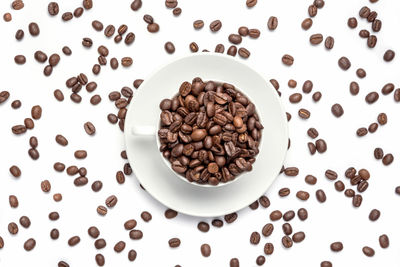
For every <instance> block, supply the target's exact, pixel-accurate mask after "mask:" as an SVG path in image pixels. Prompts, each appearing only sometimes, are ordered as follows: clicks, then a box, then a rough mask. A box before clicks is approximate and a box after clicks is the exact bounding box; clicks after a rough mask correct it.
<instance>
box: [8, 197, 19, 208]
mask: <svg viewBox="0 0 400 267" xmlns="http://www.w3.org/2000/svg"><path fill="white" fill-rule="evenodd" d="M8 202H9V203H10V207H11V208H17V207H18V205H19V202H18V198H17V197H16V196H14V195H10V196H9V197H8Z"/></svg>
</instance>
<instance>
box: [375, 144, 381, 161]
mask: <svg viewBox="0 0 400 267" xmlns="http://www.w3.org/2000/svg"><path fill="white" fill-rule="evenodd" d="M374 157H375V158H376V159H382V158H383V150H382V148H380V147H377V148H375V150H374Z"/></svg>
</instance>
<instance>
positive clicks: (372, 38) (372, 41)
mask: <svg viewBox="0 0 400 267" xmlns="http://www.w3.org/2000/svg"><path fill="white" fill-rule="evenodd" d="M377 42H378V38H377V37H376V36H375V35H370V36H369V37H368V40H367V45H368V47H369V48H374V47H375V46H376V43H377Z"/></svg>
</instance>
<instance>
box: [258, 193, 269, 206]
mask: <svg viewBox="0 0 400 267" xmlns="http://www.w3.org/2000/svg"><path fill="white" fill-rule="evenodd" d="M258 201H259V202H260V204H261V206H263V207H264V208H268V207H269V206H270V205H271V203H270V201H269V199H268V197H266V196H261V197H260V198H259V199H258Z"/></svg>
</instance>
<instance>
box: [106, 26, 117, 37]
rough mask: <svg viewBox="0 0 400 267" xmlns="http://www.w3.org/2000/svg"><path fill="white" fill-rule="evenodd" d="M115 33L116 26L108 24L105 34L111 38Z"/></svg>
mask: <svg viewBox="0 0 400 267" xmlns="http://www.w3.org/2000/svg"><path fill="white" fill-rule="evenodd" d="M114 33H115V27H114V25H111V24H110V25H108V26H107V27H106V28H105V29H104V35H105V36H106V37H108V38H110V37H111V36H113V35H114Z"/></svg>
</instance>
